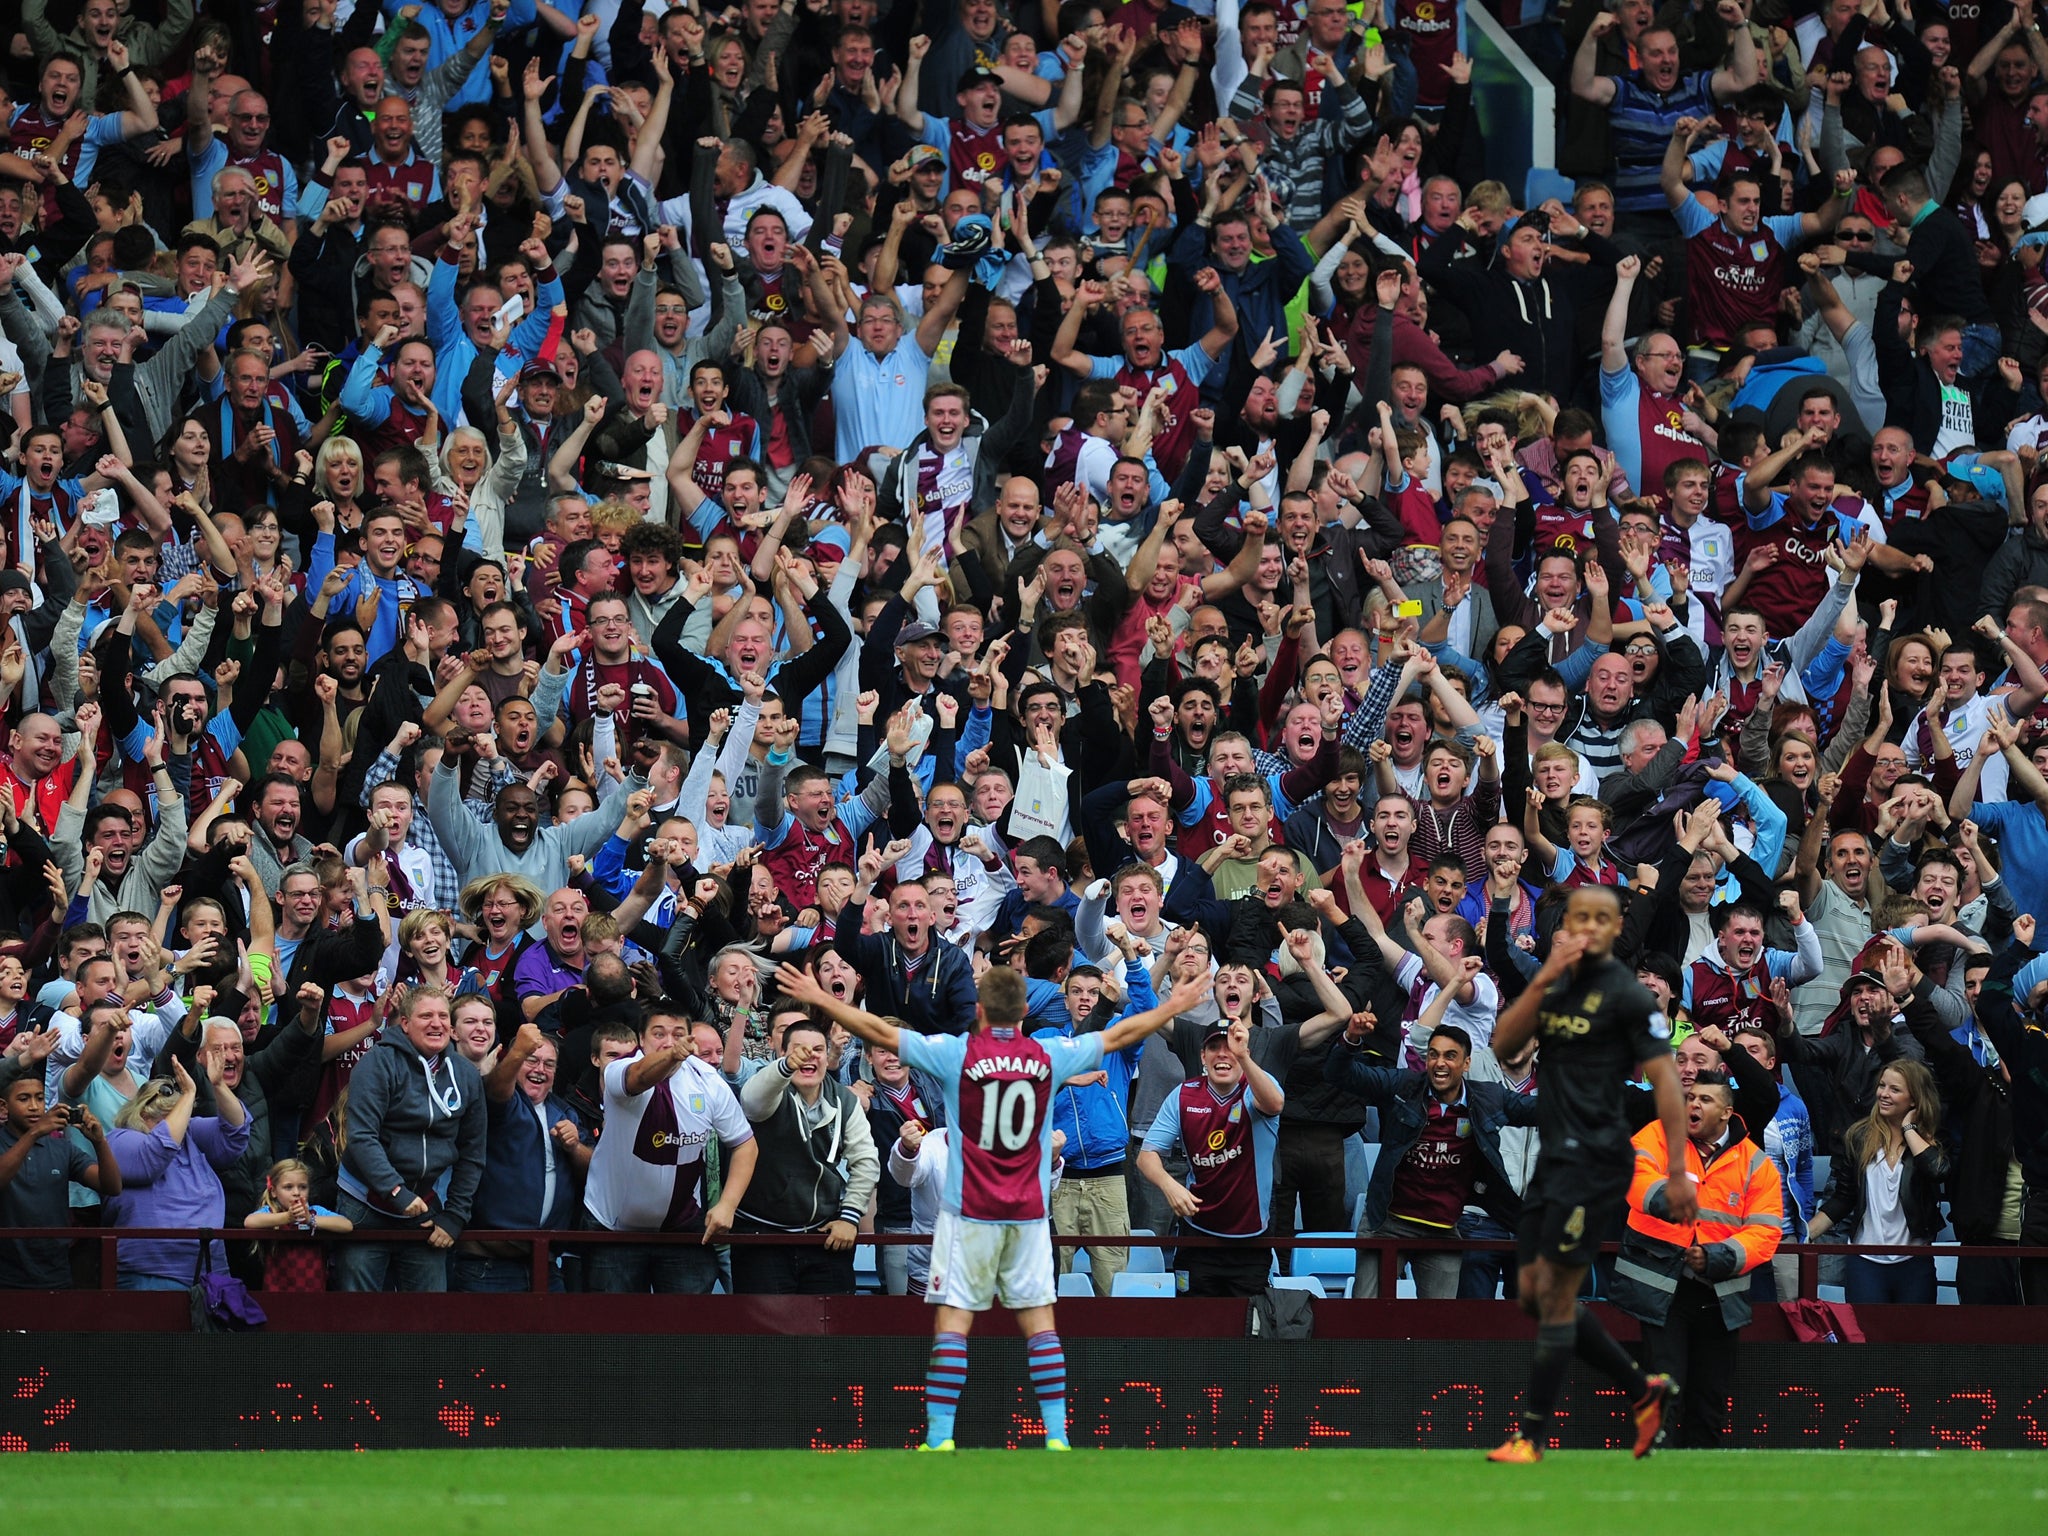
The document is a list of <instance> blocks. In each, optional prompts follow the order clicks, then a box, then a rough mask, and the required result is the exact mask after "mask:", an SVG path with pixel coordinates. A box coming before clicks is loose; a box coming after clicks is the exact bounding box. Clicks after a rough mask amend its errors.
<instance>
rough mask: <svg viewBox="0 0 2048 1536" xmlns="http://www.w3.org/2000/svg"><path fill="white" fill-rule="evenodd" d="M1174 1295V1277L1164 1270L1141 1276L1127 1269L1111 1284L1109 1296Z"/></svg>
mask: <svg viewBox="0 0 2048 1536" xmlns="http://www.w3.org/2000/svg"><path fill="white" fill-rule="evenodd" d="M1173 1293H1174V1281H1173V1276H1171V1275H1169V1274H1167V1273H1165V1272H1164V1271H1163V1270H1162V1271H1159V1272H1157V1273H1155V1274H1142V1275H1141V1274H1135V1273H1133V1272H1132V1271H1130V1270H1128V1269H1126V1270H1124V1271H1122V1272H1121V1273H1119V1274H1118V1275H1117V1277H1116V1278H1115V1279H1114V1280H1112V1281H1110V1282H1109V1294H1110V1295H1112V1296H1171V1295H1173Z"/></svg>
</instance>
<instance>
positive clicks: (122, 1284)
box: [114, 1269, 192, 1291]
mask: <svg viewBox="0 0 2048 1536" xmlns="http://www.w3.org/2000/svg"><path fill="white" fill-rule="evenodd" d="M114 1289H115V1290H117V1291H189V1290H190V1289H192V1283H191V1282H190V1281H189V1280H170V1279H167V1278H165V1277H164V1276H162V1275H140V1274H137V1273H136V1272H135V1271H134V1270H132V1269H124V1270H122V1271H121V1273H120V1275H119V1276H117V1277H116V1278H115V1281H114Z"/></svg>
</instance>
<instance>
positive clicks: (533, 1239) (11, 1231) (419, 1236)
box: [0, 1227, 2048, 1300]
mask: <svg viewBox="0 0 2048 1536" xmlns="http://www.w3.org/2000/svg"><path fill="white" fill-rule="evenodd" d="M428 1237H429V1234H428V1232H427V1231H426V1230H425V1229H421V1230H418V1231H415V1230H412V1229H409V1228H374V1229H363V1230H358V1231H354V1232H302V1231H293V1230H289V1229H282V1228H266V1229H255V1228H247V1227H5V1228H0V1242H65V1243H80V1242H96V1243H98V1244H99V1246H100V1289H101V1290H105V1291H111V1290H115V1289H117V1288H118V1282H119V1276H120V1246H119V1245H120V1244H122V1243H124V1242H196V1241H207V1242H211V1241H214V1240H215V1239H219V1240H220V1241H223V1242H250V1243H257V1244H264V1243H300V1244H304V1243H319V1244H323V1245H324V1244H341V1243H376V1244H410V1243H424V1242H426V1241H428ZM702 1241H703V1239H702V1238H701V1237H700V1236H698V1235H697V1234H695V1233H688V1232H610V1231H605V1230H603V1229H590V1230H582V1229H562V1230H553V1231H514V1232H493V1231H469V1232H464V1233H463V1234H462V1236H461V1237H460V1238H459V1239H457V1243H456V1247H455V1248H454V1249H451V1250H450V1252H452V1253H459V1252H461V1251H462V1250H463V1249H464V1248H468V1247H471V1246H473V1245H479V1244H492V1245H502V1244H517V1245H519V1246H521V1247H524V1248H526V1249H527V1250H528V1252H529V1255H530V1261H531V1265H532V1276H533V1289H534V1290H535V1291H536V1292H541V1293H545V1292H546V1291H547V1289H548V1282H549V1276H550V1273H551V1271H552V1267H553V1262H554V1255H555V1253H556V1251H557V1250H575V1249H579V1248H590V1247H602V1246H605V1245H609V1244H625V1245H629V1246H633V1247H685V1246H701V1244H702ZM856 1241H857V1244H858V1245H860V1246H874V1247H917V1246H922V1245H925V1244H928V1243H930V1242H931V1234H930V1233H929V1232H863V1233H861V1234H860V1235H859V1237H858V1238H857V1240H856ZM1052 1241H1053V1243H1054V1245H1055V1246H1057V1247H1061V1248H1105V1247H1116V1248H1173V1249H1183V1248H1228V1247H1242V1246H1244V1245H1245V1244H1246V1243H1258V1244H1260V1245H1262V1246H1265V1247H1269V1248H1273V1249H1276V1250H1279V1251H1281V1252H1292V1251H1294V1250H1297V1249H1304V1248H1322V1249H1329V1248H1340V1249H1341V1248H1349V1249H1351V1250H1353V1252H1354V1253H1355V1254H1357V1255H1358V1256H1359V1257H1358V1258H1357V1259H1355V1260H1354V1272H1355V1268H1356V1266H1358V1265H1361V1264H1362V1263H1363V1256H1364V1255H1365V1254H1367V1253H1371V1254H1372V1255H1374V1262H1375V1263H1376V1264H1377V1265H1378V1268H1379V1295H1380V1298H1381V1299H1384V1300H1393V1299H1394V1297H1395V1290H1396V1286H1397V1283H1398V1281H1399V1279H1400V1274H1401V1261H1402V1256H1403V1255H1405V1254H1410V1253H1441V1252H1455V1253H1504V1254H1512V1253H1513V1252H1514V1251H1515V1243H1514V1241H1513V1240H1512V1239H1506V1238H1463V1237H1445V1238H1414V1237H1359V1236H1356V1235H1350V1234H1344V1235H1339V1234H1308V1235H1299V1234H1297V1235H1296V1236H1294V1237H1285V1238H1282V1237H1274V1238H1219V1237H1209V1236H1205V1235H1201V1234H1197V1233H1188V1234H1185V1235H1179V1234H1173V1235H1168V1236H1164V1237H1162V1236H1159V1235H1158V1234H1156V1233H1149V1232H1134V1233H1122V1234H1108V1233H1097V1234H1091V1235H1066V1234H1056V1235H1055V1236H1054V1237H1053V1239H1052ZM824 1242H825V1234H824V1233H823V1232H734V1233H728V1234H726V1235H725V1236H724V1237H722V1238H721V1239H720V1245H721V1246H725V1245H728V1244H729V1245H733V1246H750V1247H809V1248H815V1247H821V1246H823V1244H824ZM1619 1251H1620V1245H1619V1244H1618V1243H1607V1244H1604V1245H1603V1246H1602V1247H1601V1249H1600V1252H1601V1253H1602V1254H1607V1255H1612V1254H1614V1253H1617V1252H1619ZM1778 1253H1779V1254H1781V1255H1784V1254H1790V1255H1793V1256H1796V1257H1797V1258H1798V1260H1799V1295H1800V1296H1801V1297H1811V1296H1813V1295H1814V1294H1815V1292H1816V1290H1817V1289H1818V1286H1819V1283H1820V1261H1821V1260H1822V1259H1824V1258H1827V1257H1829V1256H1835V1257H1845V1256H1847V1255H1849V1254H1862V1255H1866V1256H1869V1257H1884V1256H1889V1255H1899V1256H1902V1257H1909V1258H1914V1257H1934V1258H1956V1259H1998V1260H2005V1261H2018V1260H2022V1259H2048V1248H2023V1247H2017V1246H1997V1245H1990V1246H1987V1245H1981V1244H1968V1243H1961V1244H1959V1243H1933V1244H1928V1243H1912V1244H1897V1245H1869V1246H1858V1245H1853V1244H1848V1243H1781V1244H1780V1245H1779V1247H1778ZM1337 1299H1342V1298H1337Z"/></svg>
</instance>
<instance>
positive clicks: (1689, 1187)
mask: <svg viewBox="0 0 2048 1536" xmlns="http://www.w3.org/2000/svg"><path fill="white" fill-rule="evenodd" d="M1493 1033H1494V1038H1495V1039H1499V1038H1500V1031H1499V1030H1497V1029H1496V1030H1495V1031H1494V1032H1493ZM1643 1076H1644V1077H1646V1078H1648V1079H1649V1080H1650V1091H1651V1092H1652V1093H1653V1094H1655V1095H1656V1097H1657V1118H1658V1119H1659V1120H1661V1121H1663V1122H1664V1158H1665V1161H1664V1166H1665V1167H1666V1168H1683V1167H1685V1131H1686V1125H1685V1095H1684V1094H1683V1093H1681V1092H1679V1089H1678V1066H1677V1063H1676V1062H1675V1061H1673V1059H1672V1058H1671V1057H1670V1056H1669V1055H1664V1056H1653V1057H1651V1058H1650V1059H1649V1060H1648V1061H1646V1062H1644V1063H1643ZM1664 1201H1665V1205H1666V1207H1667V1210H1666V1214H1665V1220H1667V1221H1671V1222H1676V1223H1677V1224H1678V1225H1680V1226H1684V1225H1685V1224H1686V1223H1687V1222H1689V1221H1691V1220H1692V1219H1693V1217H1694V1216H1695V1215H1696V1214H1697V1213H1698V1211H1699V1196H1698V1192H1697V1191H1696V1190H1695V1189H1694V1187H1693V1183H1692V1180H1690V1179H1681V1178H1676V1177H1673V1178H1672V1179H1671V1181H1670V1182H1669V1183H1667V1184H1666V1185H1665V1186H1664Z"/></svg>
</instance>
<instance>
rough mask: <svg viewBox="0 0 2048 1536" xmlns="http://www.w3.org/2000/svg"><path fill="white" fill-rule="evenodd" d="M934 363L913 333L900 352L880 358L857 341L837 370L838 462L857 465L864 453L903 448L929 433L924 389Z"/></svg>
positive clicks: (834, 372)
mask: <svg viewBox="0 0 2048 1536" xmlns="http://www.w3.org/2000/svg"><path fill="white" fill-rule="evenodd" d="M931 370H932V360H931V359H930V358H929V357H927V356H925V353H924V348H923V347H921V346H919V345H918V344H917V332H916V331H915V330H908V331H905V332H904V333H903V337H902V339H901V340H899V341H898V342H897V343H896V350H895V351H893V352H891V353H889V354H887V355H886V356H884V357H876V356H875V355H874V354H873V353H872V352H870V351H869V350H868V349H867V348H866V347H865V346H864V345H862V343H861V342H860V341H859V340H858V339H856V340H855V341H854V343H853V345H852V346H850V347H848V348H847V349H846V355H845V356H844V357H842V358H840V359H839V361H838V363H837V364H836V365H835V366H834V368H833V370H832V419H833V421H834V423H835V424H836V431H837V442H836V444H835V445H834V446H835V457H837V458H838V460H839V462H840V463H842V464H847V463H851V462H852V461H853V460H854V458H855V457H857V456H858V455H859V453H860V451H861V449H863V448H878V447H889V448H903V447H906V446H908V445H909V443H910V441H911V439H912V438H914V437H916V436H917V434H918V433H920V432H922V431H923V430H924V386H925V380H926V379H927V378H928V377H930V375H931Z"/></svg>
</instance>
